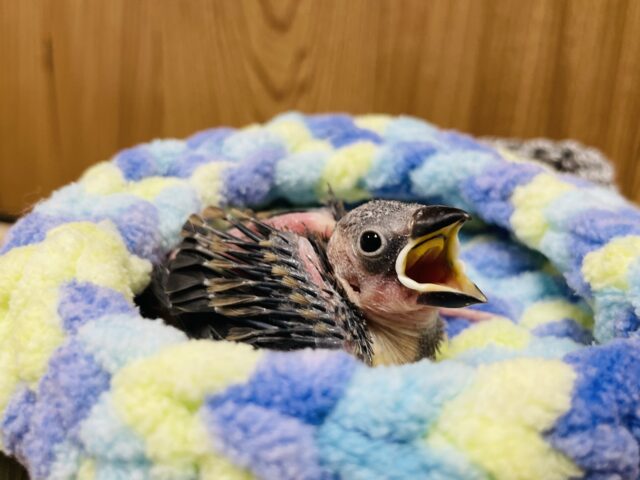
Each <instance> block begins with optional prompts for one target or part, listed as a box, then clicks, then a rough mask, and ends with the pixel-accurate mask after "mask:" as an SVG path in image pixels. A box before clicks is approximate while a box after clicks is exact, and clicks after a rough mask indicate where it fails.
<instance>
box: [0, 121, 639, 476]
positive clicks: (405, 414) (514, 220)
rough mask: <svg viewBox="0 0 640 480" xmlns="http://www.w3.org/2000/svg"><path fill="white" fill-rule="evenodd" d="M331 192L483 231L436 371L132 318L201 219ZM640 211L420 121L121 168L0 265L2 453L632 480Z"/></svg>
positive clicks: (156, 151)
mask: <svg viewBox="0 0 640 480" xmlns="http://www.w3.org/2000/svg"><path fill="white" fill-rule="evenodd" d="M327 184H330V185H331V186H332V188H333V190H334V191H335V192H336V194H337V195H338V196H340V197H342V198H344V199H346V200H347V201H349V202H358V201H359V200H362V199H366V198H370V197H384V198H398V199H411V200H417V201H421V202H427V203H428V202H438V203H448V204H451V205H454V206H458V207H461V208H464V209H466V210H468V211H471V212H472V213H473V214H474V216H475V217H477V218H478V219H479V221H478V223H477V224H476V225H475V228H470V229H469V231H468V232H467V233H466V235H465V236H464V237H463V239H462V240H463V242H462V252H461V256H462V258H463V259H464V261H465V262H466V266H467V269H468V270H469V271H470V276H471V277H472V278H474V280H475V281H476V282H477V283H478V284H479V285H480V286H481V288H482V289H483V290H484V291H485V293H486V294H487V296H488V297H489V298H490V302H489V303H488V304H487V305H484V306H482V307H479V308H481V309H483V310H484V311H485V312H486V313H487V314H488V316H489V317H490V319H488V320H485V321H482V322H479V323H473V324H471V323H469V321H468V320H466V319H464V318H448V319H447V322H448V333H449V337H450V340H449V342H448V343H447V344H446V345H445V346H444V347H443V349H442V350H441V352H440V354H439V356H438V359H437V360H436V361H434V362H431V361H427V360H425V361H421V362H419V363H416V364H412V365H405V366H402V367H391V368H368V367H366V366H365V365H363V364H361V363H359V362H358V361H356V360H355V359H354V358H352V357H350V356H348V355H347V354H345V353H343V352H339V351H301V352H294V353H274V352H267V351H257V350H252V349H251V348H250V347H248V346H247V345H242V344H234V343H225V342H211V341H193V340H192V341H189V340H188V339H187V338H186V337H185V336H184V335H183V334H182V332H179V331H177V330H175V329H173V328H170V327H168V326H165V325H163V324H162V323H161V322H160V321H157V320H152V319H147V318H143V317H142V316H141V315H140V313H139V311H138V309H137V307H136V305H135V297H136V295H137V294H139V293H140V292H142V291H143V289H144V288H145V286H146V285H147V284H148V282H149V276H150V272H151V267H152V263H153V262H158V261H159V260H160V259H161V258H162V257H163V256H164V255H165V254H166V253H167V252H168V251H169V250H170V249H171V248H172V247H173V246H174V245H176V243H177V242H178V240H179V232H180V228H181V226H182V224H183V222H184V221H185V219H186V218H187V217H188V215H189V214H190V213H193V212H196V211H199V210H200V209H201V208H202V207H203V206H206V205H210V204H218V205H219V204H222V205H224V204H233V205H240V206H250V207H254V208H259V207H261V206H263V205H268V204H269V203H270V202H273V201H280V202H282V201H286V202H289V203H291V204H294V205H307V204H312V203H315V202H317V201H318V200H319V199H321V198H323V196H324V194H325V189H326V188H327ZM639 308H640V211H639V210H638V209H637V207H635V206H634V205H632V204H630V203H629V202H627V201H626V200H625V199H623V198H622V197H620V196H619V195H618V194H617V193H616V192H615V191H612V190H611V189H606V188H602V187H600V186H598V185H594V184H592V183H589V182H588V181H585V180H584V179H581V178H578V177H575V176H571V175H562V174H558V173H555V172H554V171H553V170H550V169H549V168H545V167H544V166H542V165H539V164H535V163H532V162H530V161H527V160H526V159H523V158H521V157H518V156H517V155H513V154H505V153H504V152H503V151H500V150H496V149H494V148H492V147H491V146H489V145H486V144H483V143H479V142H477V141H476V140H474V139H473V138H471V137H469V136H466V135H462V134H460V133H457V132H452V131H443V130H440V129H438V128H436V127H435V126H433V125H431V124H428V123H426V122H423V121H421V120H418V119H414V118H409V117H390V116H379V115H376V116H358V117H354V116H349V115H317V116H305V115H301V114H298V113H291V114H286V115H282V116H279V117H277V118H275V119H273V120H271V121H269V122H267V123H266V124H264V125H253V126H250V127H247V128H244V129H238V130H234V129H229V128H217V129H211V130H207V131H204V132H201V133H198V134H196V135H194V136H192V137H190V138H188V139H186V140H157V141H154V142H151V143H148V144H144V145H139V146H137V147H133V148H130V149H127V150H124V151H122V152H120V153H118V154H116V155H115V156H114V158H113V159H111V160H110V161H108V162H103V163H100V164H98V165H96V166H94V167H92V168H91V169H89V170H88V171H87V172H86V173H85V174H84V175H83V176H82V178H81V179H80V180H79V181H78V182H77V183H74V184H71V185H69V186H67V187H65V188H63V189H61V190H59V191H58V192H56V193H54V194H53V195H52V197H51V198H49V199H48V200H46V201H44V202H42V203H40V204H38V205H36V206H35V208H34V209H33V211H32V212H31V213H30V214H28V215H27V216H25V217H24V218H22V219H21V220H20V221H19V222H18V223H17V224H16V225H15V226H14V227H13V228H12V230H11V231H10V233H9V234H8V236H7V239H6V243H5V244H4V246H3V247H2V256H0V418H1V420H0V434H1V437H0V439H1V446H2V449H3V451H5V452H7V453H8V454H11V455H14V456H16V457H17V458H18V459H19V460H20V461H21V462H22V463H23V464H25V465H26V466H27V467H28V469H29V472H30V474H31V476H32V477H33V478H47V479H63V478H81V479H93V478H95V479H135V478H179V479H191V478H215V479H219V478H250V477H252V476H255V477H259V478H269V479H286V478H291V479H298V478H305V479H315V478H318V479H325V478H326V479H328V478H331V479H333V478H347V479H353V478H376V479H377V478H431V479H456V478H458V479H485V478H486V479H489V478H495V479H520V478H521V479H538V478H540V479H551V480H553V479H565V478H566V479H568V478H590V479H596V478H621V479H636V478H638V475H639V474H640V471H639V465H640V454H639V440H640V430H639V428H638V425H640V411H639V410H638V405H639V404H640V340H639V339H638V328H639V326H640V322H639V321H638V313H637V312H638V311H639V310H638V309H639Z"/></svg>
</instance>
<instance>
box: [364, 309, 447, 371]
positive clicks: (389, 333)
mask: <svg viewBox="0 0 640 480" xmlns="http://www.w3.org/2000/svg"><path fill="white" fill-rule="evenodd" d="M367 320H368V322H367V323H368V324H369V328H370V331H371V336H372V339H373V364H374V365H400V364H404V363H411V362H415V361H418V360H420V359H422V358H433V357H434V356H435V353H436V351H437V349H438V346H439V344H440V343H441V341H442V340H443V338H444V327H443V323H442V320H441V319H440V316H439V315H438V312H437V310H435V309H433V310H431V311H429V312H427V313H426V315H425V316H424V317H423V318H421V319H420V321H419V322H418V323H414V324H413V325H411V326H409V325H407V323H406V322H403V321H398V320H399V319H398V318H397V315H393V316H387V315H380V316H378V315H367Z"/></svg>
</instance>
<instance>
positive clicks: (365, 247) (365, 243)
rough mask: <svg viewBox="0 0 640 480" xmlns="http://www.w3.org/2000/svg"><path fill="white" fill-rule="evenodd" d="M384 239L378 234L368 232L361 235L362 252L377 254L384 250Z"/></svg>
mask: <svg viewBox="0 0 640 480" xmlns="http://www.w3.org/2000/svg"><path fill="white" fill-rule="evenodd" d="M382 243H383V241H382V237H381V236H380V234H379V233H378V232H372V231H371V230H367V231H366V232H363V233H362V235H360V250H362V251H363V252H364V253H376V252H377V251H378V250H380V249H381V248H382Z"/></svg>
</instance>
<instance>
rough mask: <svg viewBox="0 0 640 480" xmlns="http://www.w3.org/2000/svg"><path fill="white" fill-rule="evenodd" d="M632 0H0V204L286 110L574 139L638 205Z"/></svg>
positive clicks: (638, 4)
mask: <svg viewBox="0 0 640 480" xmlns="http://www.w3.org/2000/svg"><path fill="white" fill-rule="evenodd" d="M639 32H640V1H638V0H531V1H522V0H300V1H298V0H290V1H285V0H281V1H278V0H272V1H270V0H246V1H239V0H0V213H9V214H16V213H19V212H20V211H23V210H24V209H25V208H26V207H27V206H28V205H29V204H31V203H32V202H34V201H36V200H37V199H39V198H41V197H42V196H44V195H46V194H47V193H48V192H49V191H50V190H51V189H53V188H55V187H58V186H60V185H62V184H64V183H66V182H69V181H71V180H73V179H74V178H76V177H77V176H78V174H79V173H80V172H81V171H82V170H83V169H84V168H85V167H86V166H87V165H90V164H91V163H94V162H96V161H99V160H102V159H105V158H108V157H109V156H110V155H111V154H113V153H114V152H116V151H117V150H119V149H121V148H123V147H126V146H129V145H132V144H135V143H137V142H141V141H146V140H149V139H151V138H154V137H159V136H160V137H162V136H177V137H180V136H185V135H188V134H189V133H190V132H193V131H196V130H198V129H202V128H205V127H210V126H215V125H221V124H227V125H233V126H240V125H243V124H247V123H250V122H254V121H261V120H265V119H267V118H269V117H270V116H272V115H274V114H276V113H278V112H281V111H284V110H288V109H299V110H302V111H309V112H316V111H335V110H343V111H348V112H353V113H364V112H384V113H392V114H399V113H407V114H412V115H417V116H420V117H423V118H426V119H429V120H431V121H433V122H436V123H438V124H440V125H442V126H444V127H451V128H457V129H461V130H465V131H468V132H472V133H475V134H494V135H504V136H507V135H510V136H520V137H530V136H536V135H545V136H550V137H554V138H564V137H574V138H577V139H579V140H582V141H584V142H587V143H589V144H592V145H595V146H598V147H600V148H601V149H602V150H603V151H604V152H606V153H607V154H609V155H610V156H611V157H612V158H613V159H614V160H615V162H616V164H617V167H618V172H619V179H620V181H621V183H622V185H623V188H624V191H625V193H627V194H628V195H630V196H631V197H633V198H635V199H636V200H640V166H639V164H638V161H639V160H640V33H639Z"/></svg>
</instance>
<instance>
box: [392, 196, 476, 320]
mask: <svg viewBox="0 0 640 480" xmlns="http://www.w3.org/2000/svg"><path fill="white" fill-rule="evenodd" d="M469 218H470V217H469V214H468V213H467V212H465V211H464V210H460V209H458V208H453V207H446V206H442V205H432V206H425V207H421V208H419V209H418V210H416V211H415V212H414V214H413V223H412V225H411V235H410V238H409V242H408V243H407V245H406V246H405V247H404V248H403V249H402V250H401V251H400V253H399V254H398V257H397V259H396V274H397V275H398V280H399V281H400V283H402V284H403V285H404V286H405V287H407V288H410V289H412V290H416V291H418V292H420V295H419V296H418V303H421V304H424V305H430V306H433V307H447V308H457V307H466V306H468V305H472V304H474V303H484V302H486V301H487V298H486V297H485V296H484V294H483V293H482V292H481V291H480V289H479V288H478V287H477V286H476V285H475V284H474V283H473V282H472V281H471V280H469V278H468V277H467V276H466V275H465V273H464V265H463V264H462V262H461V261H460V260H459V259H458V247H459V244H458V232H459V231H460V228H461V227H462V224H463V223H464V222H466V221H467V220H469Z"/></svg>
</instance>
